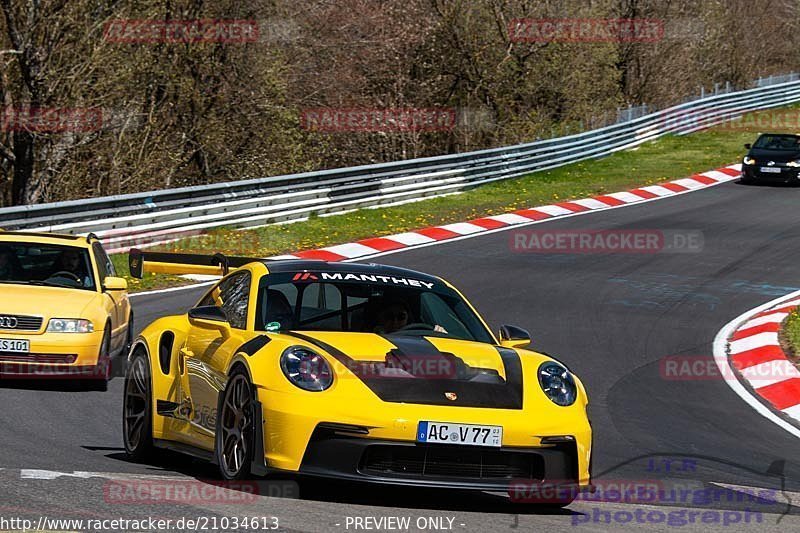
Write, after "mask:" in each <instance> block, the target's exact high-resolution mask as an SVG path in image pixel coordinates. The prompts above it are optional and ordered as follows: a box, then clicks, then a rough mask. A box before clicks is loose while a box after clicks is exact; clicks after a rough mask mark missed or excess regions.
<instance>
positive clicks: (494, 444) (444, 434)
mask: <svg viewBox="0 0 800 533" xmlns="http://www.w3.org/2000/svg"><path fill="white" fill-rule="evenodd" d="M130 266H131V272H132V274H133V275H134V276H141V275H142V274H143V272H161V273H172V274H178V273H184V274H185V273H194V274H215V273H216V274H220V275H223V277H222V279H221V280H220V281H219V282H217V283H216V284H214V285H213V286H212V287H211V288H210V289H209V290H208V291H207V292H206V293H205V295H204V296H203V297H202V298H201V299H200V301H198V302H197V304H196V306H195V307H193V308H191V309H189V310H188V312H187V313H186V314H182V315H175V316H168V317H164V318H160V319H158V320H156V321H155V322H153V323H152V324H150V325H149V326H147V327H146V328H145V329H144V331H143V332H142V333H141V335H140V336H139V337H138V338H136V339H135V340H134V343H133V346H132V348H131V352H130V354H129V361H128V369H127V373H126V378H125V388H124V417H123V418H124V420H123V430H124V431H123V433H124V441H125V449H126V450H127V452H128V454H129V455H131V456H132V457H133V458H135V459H139V460H143V459H144V458H146V457H147V456H148V455H150V454H151V452H153V450H154V448H157V447H161V448H169V449H175V450H178V451H182V452H188V453H190V454H193V455H195V456H198V457H202V458H205V459H207V460H209V461H212V462H214V463H216V464H217V465H218V466H219V471H220V473H221V475H222V476H223V477H224V478H225V479H242V478H246V477H248V476H250V475H251V474H255V475H263V474H267V473H269V472H274V471H280V472H293V473H298V474H304V475H309V476H322V477H328V478H338V479H346V480H357V481H367V482H377V483H386V484H402V485H417V486H427V487H447V488H452V489H478V490H503V491H506V490H509V486H510V485H511V484H519V483H523V484H532V485H539V484H546V483H553V484H556V483H557V484H569V485H572V486H575V487H585V486H587V485H589V483H590V474H589V463H590V456H591V427H590V425H589V421H588V418H587V414H586V406H587V402H588V401H587V396H586V391H585V390H584V387H583V385H582V384H581V382H580V381H579V380H578V378H576V377H575V376H573V375H572V374H571V373H570V372H569V370H567V368H566V367H565V366H564V365H563V364H561V363H559V362H558V361H556V360H554V359H552V358H551V357H547V356H545V355H542V354H540V353H536V352H533V351H529V350H525V349H523V348H522V347H523V346H525V345H527V344H528V343H529V342H530V339H529V336H528V334H527V333H526V332H525V331H524V330H521V329H519V328H514V327H512V326H504V327H502V328H501V329H500V337H499V339H498V338H495V336H494V335H493V334H492V332H491V331H490V330H489V328H488V327H487V326H486V324H485V323H484V321H483V320H482V319H481V317H480V316H479V315H478V314H477V312H476V311H475V310H474V309H473V308H472V306H471V305H470V304H469V303H468V302H467V301H466V299H464V297H463V296H462V295H461V294H460V293H459V292H458V291H457V290H456V289H455V288H454V287H453V286H451V285H450V284H449V283H447V282H446V281H444V280H443V279H440V278H438V277H433V276H429V275H426V274H422V273H420V272H415V271H412V270H407V269H402V268H396V267H390V266H382V265H375V264H368V265H367V264H355V263H347V264H344V263H328V262H324V261H308V260H257V259H247V258H235V257H224V256H222V255H219V254H217V255H215V256H213V257H212V256H204V255H191V254H166V253H146V252H141V251H138V250H132V251H131V254H130ZM572 494H574V493H572ZM562 503H563V502H562Z"/></svg>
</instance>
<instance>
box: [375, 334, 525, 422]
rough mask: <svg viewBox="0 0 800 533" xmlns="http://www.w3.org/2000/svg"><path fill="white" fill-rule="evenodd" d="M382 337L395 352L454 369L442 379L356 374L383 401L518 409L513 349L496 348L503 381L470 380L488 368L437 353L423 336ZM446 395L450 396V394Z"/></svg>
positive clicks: (519, 370) (518, 387)
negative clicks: (442, 362)
mask: <svg viewBox="0 0 800 533" xmlns="http://www.w3.org/2000/svg"><path fill="white" fill-rule="evenodd" d="M384 338H385V339H386V340H388V341H389V342H391V343H392V344H394V345H395V346H396V347H397V350H396V353H397V354H398V355H401V356H403V355H405V356H414V357H425V356H431V357H442V358H444V359H445V360H447V361H450V362H451V364H453V365H455V372H454V373H453V375H449V376H447V377H446V378H437V377H433V378H415V379H409V378H407V377H400V378H395V377H386V376H374V375H368V376H360V377H361V379H362V380H363V381H364V383H365V384H366V385H367V386H368V387H369V388H370V389H371V390H372V391H373V392H374V393H375V394H377V395H378V397H379V398H381V399H382V400H383V401H385V402H395V403H414V404H426V405H452V406H458V407H485V408H494V409H522V363H521V362H520V360H519V355H518V354H517V353H516V352H515V351H513V350H509V349H507V348H501V347H498V348H497V351H498V352H499V354H500V358H501V359H502V361H503V366H504V367H505V373H506V380H505V381H502V380H500V379H498V380H497V381H496V382H481V381H470V380H469V377H471V376H475V375H476V374H477V373H480V372H489V371H487V370H486V369H476V368H473V367H470V366H469V365H467V364H466V363H464V361H463V360H462V359H460V358H458V357H456V356H454V355H453V354H449V353H445V352H440V351H439V350H438V349H437V348H436V346H434V345H433V343H431V342H430V341H429V340H428V339H425V338H423V337H410V336H405V335H387V336H385V337H384ZM393 351H394V350H393ZM390 353H391V352H390ZM446 393H454V394H455V400H449V399H448V398H447V396H446ZM450 396H451V397H452V395H450Z"/></svg>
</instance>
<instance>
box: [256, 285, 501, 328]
mask: <svg viewBox="0 0 800 533" xmlns="http://www.w3.org/2000/svg"><path fill="white" fill-rule="evenodd" d="M256 329H260V330H264V331H286V330H297V331H304V330H305V331H351V332H368V333H379V334H389V333H391V334H394V335H413V336H423V335H424V336H440V337H449V338H455V339H463V340H471V341H479V342H487V343H492V342H493V339H492V336H491V334H490V333H489V332H488V331H487V330H486V327H485V326H484V325H483V323H482V322H481V321H480V319H479V318H478V317H477V315H476V314H475V313H474V312H473V311H472V309H470V307H469V306H468V305H467V303H466V302H465V301H464V300H463V299H462V298H461V297H460V296H459V295H458V293H456V292H455V291H454V290H452V289H451V288H450V287H447V286H446V285H444V284H443V283H441V282H431V281H422V280H416V279H412V278H395V277H391V276H381V275H377V274H363V273H362V274H348V273H343V272H335V273H324V272H323V273H312V274H309V273H279V274H270V275H268V276H264V277H263V278H262V279H261V281H260V283H259V295H258V309H257V311H256Z"/></svg>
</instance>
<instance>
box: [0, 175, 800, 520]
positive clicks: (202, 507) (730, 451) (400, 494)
mask: <svg viewBox="0 0 800 533" xmlns="http://www.w3.org/2000/svg"><path fill="white" fill-rule="evenodd" d="M798 205H800V188H787V187H752V186H744V185H740V184H738V183H727V184H724V185H720V186H717V187H711V188H709V189H705V190H701V191H697V192H693V193H690V194H685V195H680V196H675V197H671V198H665V199H663V200H658V201H654V202H649V203H645V204H639V205H633V206H629V207H624V208H620V209H613V210H608V211H603V212H596V213H588V214H584V215H581V216H576V217H571V218H565V219H560V220H554V221H550V222H546V223H543V224H538V225H535V226H531V227H530V228H529V229H534V228H535V229H536V230H553V229H575V230H585V229H593V230H619V229H624V230H660V229H663V230H684V231H699V232H702V236H703V241H704V244H703V247H702V250H701V251H699V252H696V253H658V254H642V253H639V254H542V253H517V252H513V251H512V250H511V247H510V238H511V235H512V234H513V232H514V230H511V231H506V232H498V233H493V234H489V235H481V236H478V237H474V238H470V239H464V240H460V241H456V242H451V243H444V244H440V245H438V246H431V247H427V248H422V249H417V250H413V249H412V250H407V251H404V252H402V253H396V254H392V255H387V256H383V257H381V258H379V259H376V260H375V261H376V262H380V263H386V264H393V265H399V266H404V267H410V268H414V269H418V270H421V271H424V272H430V273H435V274H439V275H441V276H443V277H445V278H447V279H449V280H450V281H451V282H453V283H454V284H455V285H456V286H458V287H460V288H461V289H462V290H463V291H464V292H465V294H466V295H467V297H468V298H470V300H471V301H472V302H473V303H474V304H475V305H476V307H477V308H478V309H479V310H480V311H481V312H482V314H483V315H484V316H485V318H486V319H487V321H488V322H489V323H490V324H491V325H492V327H495V328H496V327H497V326H499V325H500V324H504V323H510V324H515V325H518V326H521V327H523V328H526V329H528V330H529V331H530V332H531V334H532V336H533V339H534V340H533V348H535V349H538V350H541V351H545V352H547V353H550V354H553V355H554V356H556V357H558V358H560V359H561V360H562V361H564V362H565V363H566V364H567V365H568V366H569V367H570V368H571V369H572V370H573V371H574V372H575V373H577V374H578V375H579V376H581V378H582V379H583V381H584V383H585V384H586V386H587V389H588V391H589V395H590V401H591V408H590V416H591V419H592V423H593V427H594V431H595V448H594V472H595V476H596V481H597V482H598V483H599V484H600V485H601V486H602V485H603V483H604V481H605V480H608V483H611V482H614V481H619V480H628V481H632V482H636V481H638V482H639V483H640V484H641V483H643V482H648V481H649V482H653V483H657V484H658V485H657V486H658V487H661V488H663V489H665V492H664V496H662V497H660V498H659V499H658V500H657V501H645V500H639V501H636V500H635V499H634V500H632V501H628V502H615V501H611V502H595V501H577V502H575V503H573V504H572V505H571V506H569V507H568V508H567V509H566V510H562V511H540V510H537V509H533V508H530V507H527V506H520V505H514V504H511V503H509V502H508V501H507V500H506V498H504V497H501V496H500V495H490V494H477V495H475V494H463V493H446V492H428V491H424V492H420V491H418V490H407V489H378V488H370V487H362V486H358V485H340V484H325V485H320V484H316V483H311V482H308V481H304V480H300V484H299V486H295V485H294V483H295V481H296V480H293V479H287V480H276V481H275V483H276V485H275V486H278V485H277V484H278V483H283V485H280V487H283V488H287V490H289V493H291V492H292V491H294V489H295V488H299V492H300V498H292V497H284V496H286V495H288V493H285V494H284V496H281V497H273V496H259V497H257V498H255V500H253V501H246V502H238V503H215V504H207V503H201V504H196V505H195V504H181V505H174V504H170V505H152V504H139V505H136V504H118V503H115V502H114V501H109V498H108V495H107V492H108V486H109V483H111V482H113V481H114V480H121V479H123V480H124V479H131V478H136V477H137V476H142V475H146V476H162V477H159V478H154V479H162V480H167V481H169V480H192V479H199V480H206V479H213V478H214V470H213V469H211V468H209V467H207V466H205V465H203V464H201V463H199V462H197V461H195V460H193V459H187V458H183V457H181V456H177V455H173V454H169V453H165V454H164V455H163V457H162V458H161V460H160V462H159V463H157V464H151V465H142V464H135V463H131V462H128V461H127V460H126V458H125V455H124V453H123V450H122V437H121V420H120V416H121V409H122V407H121V400H122V380H121V379H120V378H116V379H114V380H113V381H112V383H111V384H110V388H109V391H108V392H105V393H100V392H78V391H70V390H60V386H58V385H53V386H49V387H48V388H49V389H51V390H44V391H43V390H36V388H41V386H42V385H40V384H37V385H34V386H32V387H30V388H26V387H24V386H12V385H10V384H9V383H8V382H4V383H3V384H2V385H3V387H2V388H0V404H1V405H2V409H1V410H0V467H2V470H0V517H6V518H8V517H14V516H19V517H28V518H31V519H33V520H34V521H35V522H34V524H36V523H37V521H38V519H39V518H40V517H42V516H46V517H48V518H74V519H92V518H144V517H162V518H172V519H178V518H181V517H203V516H206V517H225V516H228V517H230V516H240V517H241V516H261V517H273V516H274V517H277V519H278V524H279V526H280V529H281V530H297V531H359V530H361V531H363V530H366V529H364V527H366V526H371V527H373V528H378V526H392V525H395V524H394V523H387V522H382V523H377V522H373V521H372V520H379V519H381V518H386V517H390V516H391V517H401V518H402V517H409V518H410V519H411V528H410V530H412V531H416V530H418V529H417V528H416V526H417V523H416V520H417V519H418V518H420V517H422V518H441V519H444V522H443V525H444V526H445V527H447V526H449V527H450V530H452V531H488V530H505V529H506V528H508V529H510V530H514V529H519V530H541V529H545V528H547V529H549V530H555V531H582V530H585V531H595V530H641V529H642V528H647V529H649V530H654V531H674V530H679V531H680V530H683V531H700V530H704V531H705V530H719V531H732V530H754V531H755V530H778V529H781V530H786V529H792V528H798V527H800V516H798V515H800V503H798V504H797V505H798V507H794V506H793V505H792V504H791V502H792V501H795V502H800V460H798V453H797V451H798V449H800V442H798V440H797V439H796V438H795V437H793V436H792V435H790V434H789V433H787V432H785V431H784V430H783V429H781V428H779V427H778V426H776V425H774V424H773V423H771V422H770V421H768V420H766V419H764V418H763V417H761V416H760V415H758V414H757V413H755V411H753V410H752V408H751V407H750V406H749V405H747V404H746V403H745V402H744V401H742V399H741V398H740V397H738V396H737V395H736V394H734V392H733V391H732V390H731V389H730V388H729V387H728V385H727V384H726V383H725V382H724V380H723V379H721V378H719V377H711V378H709V379H691V380H685V379H684V380H680V379H668V378H667V377H665V376H664V375H663V372H662V368H663V365H662V364H661V361H662V359H663V358H664V357H669V356H679V357H683V356H686V357H695V356H697V357H705V358H707V359H708V360H709V361H710V360H711V357H712V341H713V339H714V336H715V335H716V334H717V332H718V331H719V330H720V328H722V327H723V326H724V325H725V324H726V323H727V322H728V321H730V320H731V319H733V318H735V317H737V316H738V315H739V314H741V313H743V312H745V311H747V310H748V309H750V308H753V307H756V306H758V305H760V304H762V303H764V302H766V301H768V300H772V299H774V298H776V297H778V296H782V295H784V294H787V293H789V292H791V291H794V290H797V289H799V288H800V276H798V268H797V261H798V257H800V209H798ZM200 291H201V289H196V288H195V289H189V290H182V291H177V292H170V293H163V294H155V295H144V296H139V297H135V298H134V306H135V309H136V313H137V325H138V326H142V325H144V324H146V323H148V322H149V321H150V320H152V319H154V318H156V317H158V316H162V315H166V314H171V313H176V312H184V311H185V310H186V309H187V308H188V307H189V306H191V305H192V304H193V303H194V302H195V301H196V300H197V298H198V295H199V294H200ZM731 486H736V487H738V488H736V487H734V488H733V489H732V490H726V489H724V488H723V487H728V489H730V488H731ZM675 487H677V488H678V489H680V488H684V489H688V490H686V491H684V492H682V493H681V492H678V491H676V490H674V488H675ZM742 487H751V488H742ZM752 488H760V489H765V490H768V491H769V492H764V493H762V494H766V495H769V497H768V498H767V499H772V500H775V502H776V503H773V504H769V503H768V502H766V501H765V500H753V499H752V498H747V497H743V494H752V493H754V491H755V489H752ZM104 489H105V491H104ZM702 489H707V490H708V489H713V490H714V491H715V492H712V493H710V494H714V495H713V496H711V497H709V500H711V501H702V499H703V498H702V497H700V496H699V495H700V494H701V493H700V492H699V491H700V490H702ZM276 490H277V489H276ZM670 490H671V492H670ZM705 494H709V493H708V492H706V493H705ZM609 499H612V500H613V499H614V498H613V497H612V498H609ZM636 511H639V514H638V517H637V516H636V515H635V514H634V513H636ZM748 511H750V513H751V514H747V512H748ZM692 512H695V513H696V514H695V515H694V517H692V516H691V513H692ZM606 513H608V514H606ZM648 513H650V514H648ZM667 513H671V515H668V514H667ZM681 513H683V514H681ZM700 513H712V514H706V515H701V514H700ZM713 513H716V514H713ZM670 516H671V517H672V518H671V522H668V521H667V519H669V518H670ZM737 517H738V523H729V524H727V525H725V524H723V523H722V520H723V518H724V519H726V520H727V521H728V522H735V521H736V520H737ZM357 519H362V520H369V521H368V522H366V521H365V522H360V523H361V525H362V526H363V527H362V528H358V527H357V523H356V522H355V520H357ZM448 519H452V524H451V523H450V521H449V520H448ZM662 519H663V521H662ZM704 521H706V523H703V522H704ZM748 522H749V523H748ZM6 528H8V527H7V526H6ZM0 529H3V527H2V522H0ZM53 529H55V528H53ZM61 529H68V528H63V527H62V528H61ZM184 529H185V528H184ZM381 529H383V530H388V529H389V528H388V527H383V528H381ZM424 529H425V530H432V526H430V525H429V526H428V527H425V528H424Z"/></svg>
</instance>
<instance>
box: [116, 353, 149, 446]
mask: <svg viewBox="0 0 800 533" xmlns="http://www.w3.org/2000/svg"><path fill="white" fill-rule="evenodd" d="M124 394H125V395H124V397H123V401H122V410H123V412H122V436H123V440H124V441H125V451H126V452H127V454H128V455H129V456H130V457H132V458H133V459H134V460H136V461H143V460H145V459H147V458H149V457H150V456H151V455H152V452H153V449H154V448H153V423H152V417H153V409H152V405H153V404H152V402H153V396H152V393H151V390H150V363H149V361H148V359H147V355H146V354H145V353H144V352H143V351H141V350H140V351H138V352H137V353H136V355H134V356H133V360H132V361H131V363H130V364H129V365H128V368H127V370H126V371H125V393H124Z"/></svg>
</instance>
